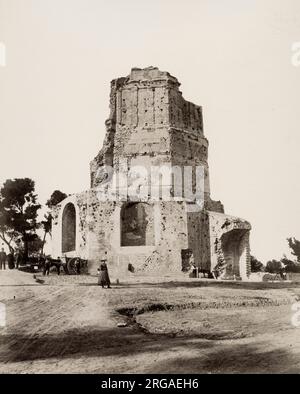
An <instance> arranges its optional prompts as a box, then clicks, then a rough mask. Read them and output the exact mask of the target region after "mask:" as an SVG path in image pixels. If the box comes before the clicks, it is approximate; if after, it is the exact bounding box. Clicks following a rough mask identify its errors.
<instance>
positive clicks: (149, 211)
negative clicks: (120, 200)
mask: <svg viewBox="0 0 300 394" xmlns="http://www.w3.org/2000/svg"><path fill="white" fill-rule="evenodd" d="M150 245H154V215H153V206H152V205H149V204H146V203H142V202H138V203H129V204H125V205H124V206H123V207H122V210H121V246H150Z"/></svg>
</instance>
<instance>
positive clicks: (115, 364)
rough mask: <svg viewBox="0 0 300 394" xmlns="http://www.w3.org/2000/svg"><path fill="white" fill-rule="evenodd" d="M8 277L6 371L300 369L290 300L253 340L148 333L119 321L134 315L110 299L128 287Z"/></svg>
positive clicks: (269, 311)
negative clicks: (119, 310) (122, 313)
mask: <svg viewBox="0 0 300 394" xmlns="http://www.w3.org/2000/svg"><path fill="white" fill-rule="evenodd" d="M0 274H1V275H2V273H1V272H0ZM1 275H0V301H1V302H3V303H5V305H6V312H7V325H6V327H5V328H0V373H4V372H6V373H7V372H11V373H12V372H13V373H64V372H71V373H72V372H78V373H86V372H89V373H105V372H115V373H125V372H126V373H131V372H170V373H172V372H173V373H174V372H179V373H180V372H183V373H184V372H198V373H200V372H204V373H205V372H300V356H299V355H300V343H299V342H300V341H299V334H300V329H295V328H293V327H291V325H290V324H288V321H289V320H288V319H290V305H283V306H281V307H276V308H275V309H274V308H270V307H269V308H266V310H265V319H266V321H268V322H269V323H270V321H272V319H273V320H274V324H273V325H272V324H271V325H270V324H268V325H267V330H268V331H267V332H265V330H259V331H255V332H254V333H253V335H250V336H247V337H246V338H237V339H234V340H207V339H203V338H201V337H199V336H197V335H188V336H179V337H174V336H172V335H170V336H165V335H157V334H145V333H143V332H142V331H141V330H139V329H138V328H137V327H136V326H128V327H123V328H119V327H117V324H118V323H120V322H124V321H125V320H126V318H125V317H122V316H120V315H119V314H117V313H116V312H115V311H114V309H113V308H112V307H111V306H110V303H109V300H110V299H111V298H112V297H114V296H117V297H118V296H119V294H122V291H123V292H124V290H122V289H120V288H113V289H111V290H103V289H101V288H99V287H98V286H96V285H95V286H93V285H78V284H74V285H68V286H54V285H51V286H47V285H38V284H36V283H35V281H34V280H33V278H32V276H31V275H28V274H22V273H19V272H15V271H14V272H10V273H7V274H5V275H6V277H4V275H2V276H1ZM7 276H9V286H7V285H4V284H7V283H8V278H7ZM137 291H140V290H137ZM154 291H155V290H154ZM192 313H193V311H191V314H192ZM252 313H255V308H252ZM280 316H281V317H282V316H283V317H284V321H282V319H281V318H280ZM263 320H264V318H263V317H262V316H260V318H259V324H262V321H263ZM221 321H222V320H221ZM254 321H255V319H254ZM219 324H220V318H219Z"/></svg>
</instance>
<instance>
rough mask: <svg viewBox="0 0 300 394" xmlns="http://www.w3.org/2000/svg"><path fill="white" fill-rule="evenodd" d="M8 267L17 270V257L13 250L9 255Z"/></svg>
mask: <svg viewBox="0 0 300 394" xmlns="http://www.w3.org/2000/svg"><path fill="white" fill-rule="evenodd" d="M7 265H8V268H9V269H10V270H12V269H14V268H15V256H14V252H13V250H11V251H10V252H9V253H8V255H7Z"/></svg>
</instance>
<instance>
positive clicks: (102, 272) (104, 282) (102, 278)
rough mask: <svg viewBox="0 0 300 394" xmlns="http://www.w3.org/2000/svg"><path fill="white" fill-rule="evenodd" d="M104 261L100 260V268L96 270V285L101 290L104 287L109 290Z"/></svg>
mask: <svg viewBox="0 0 300 394" xmlns="http://www.w3.org/2000/svg"><path fill="white" fill-rule="evenodd" d="M106 261H107V260H106V259H102V260H101V264H100V268H99V269H98V271H99V279H98V285H99V286H100V285H101V286H102V288H104V286H107V288H108V289H110V279H109V275H108V268H107V264H106Z"/></svg>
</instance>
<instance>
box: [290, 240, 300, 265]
mask: <svg viewBox="0 0 300 394" xmlns="http://www.w3.org/2000/svg"><path fill="white" fill-rule="evenodd" d="M287 241H288V244H289V247H290V248H291V249H292V251H291V253H292V255H293V256H295V257H296V259H297V261H298V263H300V241H298V240H297V239H296V238H288V239H287Z"/></svg>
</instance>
